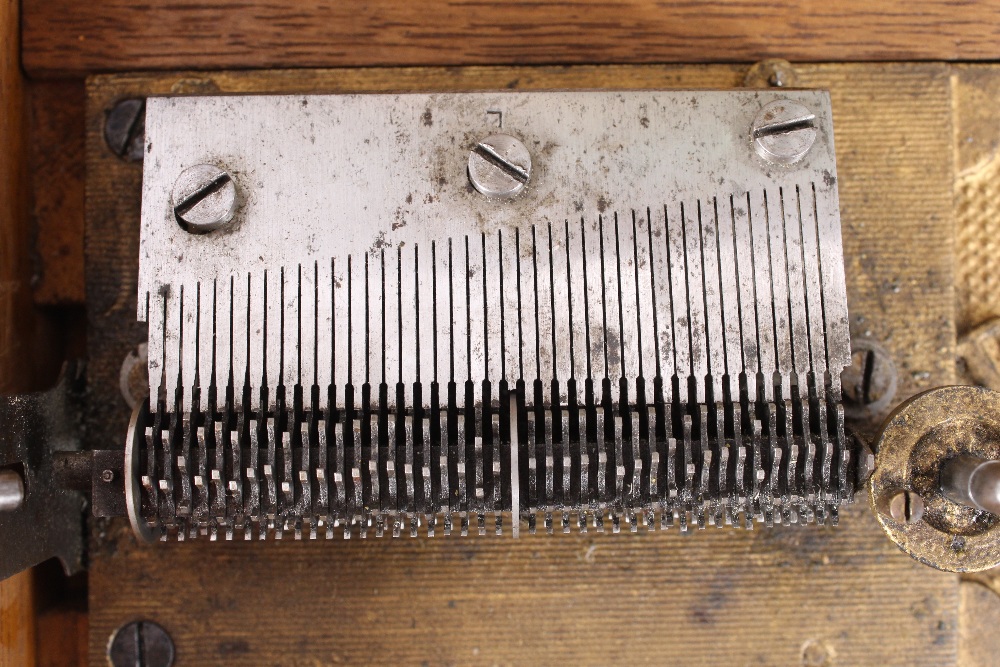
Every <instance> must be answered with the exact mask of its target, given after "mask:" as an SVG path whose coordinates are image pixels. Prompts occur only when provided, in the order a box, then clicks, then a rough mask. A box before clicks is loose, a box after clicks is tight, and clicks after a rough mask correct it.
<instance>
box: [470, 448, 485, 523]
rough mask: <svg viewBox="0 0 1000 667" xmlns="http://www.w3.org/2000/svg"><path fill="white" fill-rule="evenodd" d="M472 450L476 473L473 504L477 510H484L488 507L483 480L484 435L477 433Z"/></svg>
mask: <svg viewBox="0 0 1000 667" xmlns="http://www.w3.org/2000/svg"><path fill="white" fill-rule="evenodd" d="M472 450H473V462H474V465H473V468H474V469H475V473H474V478H473V479H474V493H473V498H474V500H473V505H474V506H475V508H476V509H477V510H482V509H484V508H485V507H486V490H485V485H484V481H483V465H484V456H483V439H482V437H480V436H478V435H476V436H473V438H472Z"/></svg>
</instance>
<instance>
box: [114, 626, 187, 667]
mask: <svg viewBox="0 0 1000 667" xmlns="http://www.w3.org/2000/svg"><path fill="white" fill-rule="evenodd" d="M108 661H109V662H110V663H111V664H112V665H114V667H126V665H127V666H128V667H134V666H141V667H170V666H171V665H173V664H174V642H173V640H172V639H171V638H170V635H168V634H167V631H166V630H164V629H163V628H162V627H160V626H159V625H157V624H156V623H153V622H151V621H134V622H132V623H126V624H125V625H123V626H122V627H120V628H118V630H116V631H115V634H114V635H113V636H112V637H111V642H110V643H109V644H108Z"/></svg>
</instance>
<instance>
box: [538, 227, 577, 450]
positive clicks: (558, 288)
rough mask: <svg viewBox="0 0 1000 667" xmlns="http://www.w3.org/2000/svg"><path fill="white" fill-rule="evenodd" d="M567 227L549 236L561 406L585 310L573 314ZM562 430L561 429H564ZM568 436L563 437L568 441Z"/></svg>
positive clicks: (555, 371) (552, 230)
mask: <svg viewBox="0 0 1000 667" xmlns="http://www.w3.org/2000/svg"><path fill="white" fill-rule="evenodd" d="M566 231H567V227H566V224H565V223H562V224H555V225H553V224H551V223H550V224H549V225H548V230H547V235H548V245H549V256H550V259H549V262H548V265H549V272H550V273H549V278H548V280H547V284H548V285H550V289H551V298H550V303H549V309H550V311H551V327H552V328H551V334H550V335H551V336H552V339H553V340H552V347H553V361H554V363H553V375H552V376H551V377H552V378H554V379H556V380H558V382H559V390H558V402H559V405H563V406H564V405H566V404H567V402H568V400H569V396H568V393H567V384H566V382H567V380H569V379H570V378H571V377H573V365H572V361H573V360H572V356H573V355H572V353H573V352H574V351H573V349H572V345H573V333H572V332H573V330H574V329H577V328H579V329H580V330H581V331H582V330H583V327H584V326H585V324H583V325H578V322H579V321H580V320H579V318H580V316H582V315H583V313H582V312H581V313H579V314H577V313H575V312H574V313H573V314H572V317H571V316H570V290H571V289H572V287H571V280H570V276H569V273H568V271H569V269H568V266H569V259H568V257H567V252H568V251H569V239H568V238H567V236H566ZM553 426H554V427H555V428H557V429H560V426H561V425H560V424H559V423H558V421H557V420H556V421H555V423H553ZM560 430H561V429H560ZM565 439H566V438H565V435H564V437H563V440H564V441H565Z"/></svg>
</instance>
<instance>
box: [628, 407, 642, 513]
mask: <svg viewBox="0 0 1000 667" xmlns="http://www.w3.org/2000/svg"><path fill="white" fill-rule="evenodd" d="M631 421H632V438H631V449H630V451H629V455H628V460H629V462H630V463H631V466H632V481H631V484H630V486H629V500H628V504H627V506H628V507H632V508H635V509H641V507H642V501H643V492H642V468H643V465H642V458H643V457H642V451H641V447H642V445H641V443H640V441H639V415H638V414H637V413H635V412H633V413H632V414H631Z"/></svg>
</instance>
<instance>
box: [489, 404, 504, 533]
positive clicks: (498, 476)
mask: <svg viewBox="0 0 1000 667" xmlns="http://www.w3.org/2000/svg"><path fill="white" fill-rule="evenodd" d="M490 423H491V425H492V429H493V431H492V432H493V448H492V449H493V466H492V469H491V473H492V474H491V476H490V479H491V480H492V481H491V485H492V487H491V488H492V489H493V494H492V504H491V507H490V509H492V510H493V512H494V513H495V514H496V516H497V520H498V521H499V520H500V518H501V517H500V512H501V511H502V510H503V507H502V504H503V500H502V499H503V466H502V464H501V462H500V460H501V458H502V456H503V451H502V449H503V448H502V447H501V444H500V415H499V414H498V413H494V414H493V417H492V419H491V422H490ZM500 525H502V524H500ZM498 530H499V528H498ZM497 534H498V535H499V533H497Z"/></svg>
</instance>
